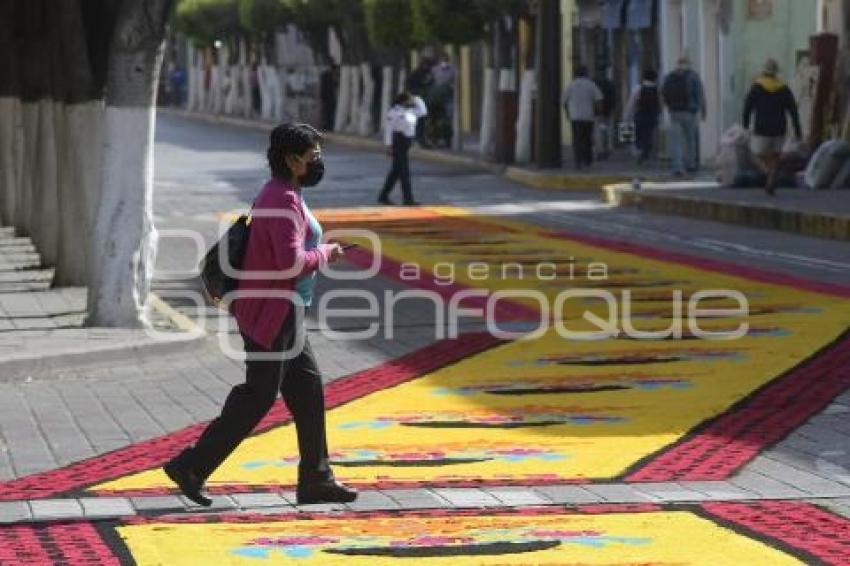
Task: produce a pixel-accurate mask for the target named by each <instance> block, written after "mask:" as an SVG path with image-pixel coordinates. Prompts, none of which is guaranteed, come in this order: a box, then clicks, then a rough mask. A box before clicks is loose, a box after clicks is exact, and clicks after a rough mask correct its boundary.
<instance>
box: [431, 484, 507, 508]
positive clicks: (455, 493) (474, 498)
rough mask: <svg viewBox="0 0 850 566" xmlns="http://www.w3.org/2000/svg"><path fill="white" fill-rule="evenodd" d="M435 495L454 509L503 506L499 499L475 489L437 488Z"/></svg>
mask: <svg viewBox="0 0 850 566" xmlns="http://www.w3.org/2000/svg"><path fill="white" fill-rule="evenodd" d="M434 493H436V494H437V495H439V496H440V497H442V498H443V499H445V500H446V501H448V502H449V503H451V504H452V506H454V507H498V506H500V505H501V502H500V501H499V500H498V499H496V498H495V497H493V496H492V495H490V494H489V493H487V492H486V491H483V490H481V489H478V488H475V487H457V488H451V487H446V488H435V489H434Z"/></svg>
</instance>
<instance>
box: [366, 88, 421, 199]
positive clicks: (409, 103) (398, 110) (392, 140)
mask: <svg viewBox="0 0 850 566" xmlns="http://www.w3.org/2000/svg"><path fill="white" fill-rule="evenodd" d="M427 115H428V108H427V107H426V106H425V102H424V101H423V100H422V99H421V98H419V97H418V96H414V95H411V94H410V93H409V92H402V93H401V94H399V95H398V96H396V97H395V100H393V106H392V108H390V110H389V112H387V120H386V124H385V125H384V144H385V145H386V146H387V148H388V150H387V151H388V152H389V154H390V156H391V157H392V158H393V164H392V167H391V168H390V171H389V173H387V179H386V181H385V182H384V188H383V189H382V190H381V193H380V194H379V195H378V202H379V203H381V204H389V205H392V204H395V203H394V202H393V201H391V200H390V192H391V191H392V190H393V188H394V187H395V184H396V182H398V181H399V180H400V181H401V195H402V199H403V203H404V204H405V205H408V206H415V205H417V204H419V203H418V202H416V201H415V200H413V190H412V189H411V187H410V159H409V157H408V153H409V152H410V146H411V145H412V144H413V140H414V139H415V138H416V124H417V122H418V121H419V119H420V118H424V117H425V116H427Z"/></svg>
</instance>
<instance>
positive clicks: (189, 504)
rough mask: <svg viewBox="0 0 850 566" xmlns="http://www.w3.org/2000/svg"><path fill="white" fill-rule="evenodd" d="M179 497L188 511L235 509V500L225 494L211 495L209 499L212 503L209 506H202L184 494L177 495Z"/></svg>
mask: <svg viewBox="0 0 850 566" xmlns="http://www.w3.org/2000/svg"><path fill="white" fill-rule="evenodd" d="M179 497H180V499H182V500H183V503H184V504H185V505H186V508H187V509H188V510H189V511H197V510H199V509H201V510H204V511H229V510H231V509H236V502H235V501H233V500H232V499H230V497H229V496H227V495H212V496H210V499H212V505H210V506H209V507H203V506H201V505H198V504H197V503H194V502H193V501H190V500H189V499H187V498H186V497H184V496H182V495H181V496H179Z"/></svg>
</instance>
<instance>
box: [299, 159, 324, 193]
mask: <svg viewBox="0 0 850 566" xmlns="http://www.w3.org/2000/svg"><path fill="white" fill-rule="evenodd" d="M324 176H325V162H324V161H323V160H322V158H321V157H316V158H315V159H311V160H310V161H308V162H307V172H306V173H304V174H303V175H301V176H300V177H298V181H299V182H300V183H301V186H302V187H313V186H315V185H318V184H319V181H321V180H322V177H324Z"/></svg>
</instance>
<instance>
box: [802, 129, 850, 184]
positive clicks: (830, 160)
mask: <svg viewBox="0 0 850 566" xmlns="http://www.w3.org/2000/svg"><path fill="white" fill-rule="evenodd" d="M848 160H850V144H848V143H847V142H846V141H844V140H829V141H827V142H824V143H822V144H821V145H820V147H818V148H817V150H815V153H814V155H812V159H811V160H810V161H809V165H808V166H807V167H806V172H805V173H804V174H803V185H804V186H805V187H806V188H807V189H813V190H820V189H827V188H829V187H830V186H832V184H833V182H835V181H836V180H837V179H836V177H838V174H839V172H840V171H841V168H842V167H843V166H844V163H845V162H847V161H848Z"/></svg>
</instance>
